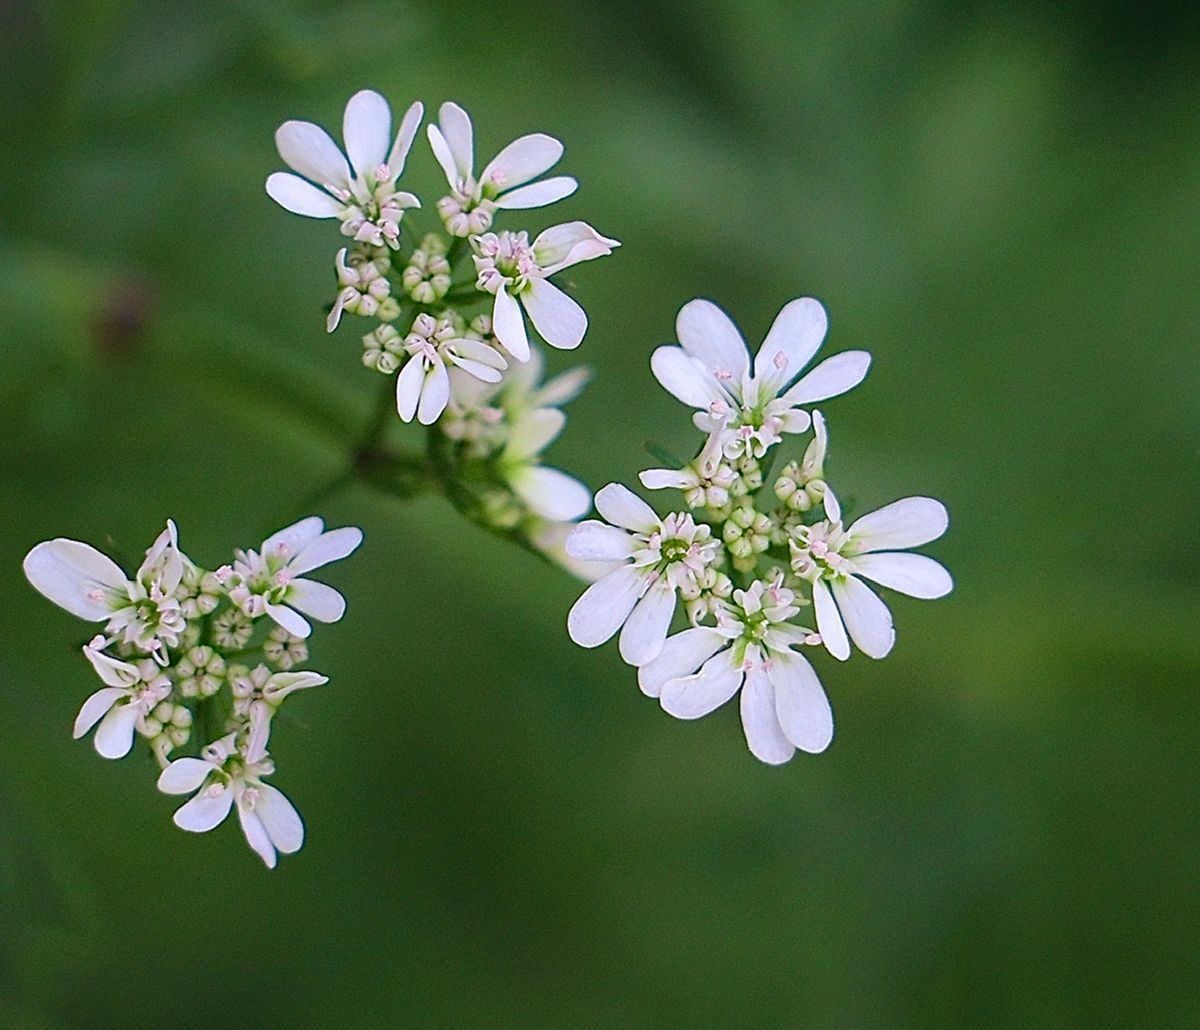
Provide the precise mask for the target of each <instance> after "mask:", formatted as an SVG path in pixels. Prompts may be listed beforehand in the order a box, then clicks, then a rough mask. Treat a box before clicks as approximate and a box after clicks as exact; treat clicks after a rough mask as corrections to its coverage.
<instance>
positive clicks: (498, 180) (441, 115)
mask: <svg viewBox="0 0 1200 1030" xmlns="http://www.w3.org/2000/svg"><path fill="white" fill-rule="evenodd" d="M426 131H427V132H428V133H429V145H430V147H432V148H433V156H434V157H436V158H437V161H438V164H440V165H441V166H442V171H443V172H445V173H446V181H447V182H448V183H449V184H450V196H448V197H443V198H442V200H440V201H439V202H438V213H439V214H440V215H441V217H442V221H443V223H444V224H445V226H446V231H447V232H449V233H450V235H451V236H470V235H471V234H472V233H478V232H485V231H486V230H487V229H488V228H490V227H491V224H492V217H493V215H494V214H495V211H496V209H497V208H502V209H506V210H516V209H525V208H533V207H545V206H546V205H547V204H553V203H554V202H555V201H558V200H562V199H563V198H564V197H569V196H570V195H571V194H572V193H574V192H575V190H576V189H577V188H578V185H579V184H578V183H577V182H576V181H575V180H574V179H572V178H571V177H570V176H567V175H559V176H555V177H554V178H552V179H543V180H542V181H541V182H533V181H532V180H533V179H536V178H537V177H538V176H539V175H542V174H544V173H545V172H547V171H549V170H550V169H551V168H553V167H554V166H555V165H556V164H558V160H559V158H561V157H562V153H563V145H562V144H561V143H560V142H559V141H558V140H556V139H554V138H553V137H552V136H547V135H545V134H544V133H540V132H537V133H533V134H531V135H528V136H522V137H521V138H520V139H517V140H514V141H513V142H512V143H510V144H509V145H508V146H506V147H505V148H504V149H503V150H501V151H500V153H498V154H497V155H496V156H495V157H494V158H492V160H491V161H490V162H489V163H488V165H487V167H486V168H484V170H483V174H482V175H481V176H480V177H479V178H478V179H476V178H475V142H474V130H473V129H472V127H471V119H470V117H469V116H468V115H467V112H466V111H464V110H463V109H462V108H461V107H459V106H458V104H455V103H452V102H447V103H445V104H442V106H441V107H440V108H439V109H438V124H437V125H430V126H428V128H427V130H426ZM526 183H528V184H529V185H526Z"/></svg>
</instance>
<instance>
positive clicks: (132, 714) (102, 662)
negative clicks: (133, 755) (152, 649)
mask: <svg viewBox="0 0 1200 1030" xmlns="http://www.w3.org/2000/svg"><path fill="white" fill-rule="evenodd" d="M103 646H104V638H103V637H98V638H96V639H95V640H93V641H92V642H91V643H90V644H88V645H87V646H85V647H84V649H83V653H84V655H85V656H86V657H87V659H88V661H89V662H91V663H92V668H94V669H95V670H96V674H97V675H98V676H99V677H100V679H101V680H102V681H103V682H104V684H105V685H104V686H103V687H101V688H100V689H99V690H97V691H96V692H95V693H94V694H92V695H91V696H90V697H89V698H88V699H87V700H86V701H84V703H83V707H82V708H80V709H79V715H78V716H76V718H75V730H74V735H75V739H76V740H78V739H79V738H80V737H82V736H84V735H85V734H87V733H88V732H89V731H90V730H91V729H92V727H94V726H96V724H97V723H99V724H100V725H99V727H98V728H97V729H96V736H95V738H94V740H93V743H94V744H95V747H96V751H97V753H99V754H100V755H101V756H102V757H104V758H124V757H125V756H126V755H127V754H129V751H130V748H132V747H133V734H134V730H139V731H140V732H142V734H143V735H144V736H155V735H157V734H154V733H151V732H150V728H151V727H149V726H148V724H147V717H148V716H149V715H150V713H151V712H152V711H153V710H154V709H155V708H156V707H157V706H158V704H159V702H161V701H163V700H165V699H166V698H167V696H168V695H169V694H170V693H171V681H170V679H169V678H168V677H167V676H166V675H164V674H163V670H162V669H161V668H160V667H159V666H158V665H157V664H156V663H155V662H153V661H150V660H149V659H145V658H144V659H142V660H141V661H139V662H137V663H134V662H125V661H121V660H120V659H117V658H113V657H111V656H110V655H107V654H105V653H104V652H103V651H102V650H101V648H102V647H103Z"/></svg>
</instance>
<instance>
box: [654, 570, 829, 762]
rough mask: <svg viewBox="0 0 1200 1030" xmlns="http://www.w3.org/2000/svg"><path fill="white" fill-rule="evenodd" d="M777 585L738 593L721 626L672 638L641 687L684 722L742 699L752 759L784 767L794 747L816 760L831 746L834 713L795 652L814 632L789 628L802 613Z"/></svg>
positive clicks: (757, 585)
mask: <svg viewBox="0 0 1200 1030" xmlns="http://www.w3.org/2000/svg"><path fill="white" fill-rule="evenodd" d="M794 600H795V595H794V594H793V593H792V591H791V590H788V589H787V588H786V587H784V586H782V585H781V584H780V582H779V580H778V579H776V580H775V581H774V582H772V583H770V584H767V583H764V582H762V580H756V581H755V582H754V583H753V584H752V585H751V587H750V588H749V589H748V590H735V591H734V593H733V601H734V603H733V605H732V606H726V607H725V609H724V610H723V611H722V613H721V615H720V616H718V624H717V625H716V626H715V627H709V626H696V627H693V628H691V629H685V630H684V631H683V632H682V633H677V634H675V635H674V636H673V637H670V638H669V639H668V640H667V642H666V644H664V645H663V648H662V651H661V652H660V653H659V655H658V657H657V658H656V659H655V660H654V661H652V662H650V663H648V664H646V665H643V666H642V667H641V668H640V669H638V684H639V685H640V686H641V688H642V691H643V692H644V693H645V694H647V695H648V696H650V697H657V698H658V699H659V703H660V704H661V705H662V707H663V709H664V710H665V711H667V712H669V713H670V714H671V715H673V716H675V717H676V718H678V719H699V718H700V717H701V716H704V715H707V714H708V713H709V712H711V711H714V710H715V709H717V708H719V707H720V706H721V705H723V704H724V703H725V702H726V701H728V700H729V699H730V698H731V697H733V695H734V694H736V693H737V692H738V690H739V689H740V690H741V692H742V698H741V710H742V729H743V730H744V731H745V734H746V744H747V745H748V746H749V748H750V751H751V753H752V754H753V755H754V757H755V758H758V759H759V760H760V761H763V762H766V763H768V764H770V765H780V764H782V763H783V762H786V761H787V760H788V759H789V758H791V757H792V755H793V754H794V753H795V751H796V748H799V749H800V750H802V751H808V752H810V753H812V754H817V753H819V752H821V751H824V750H825V749H826V748H827V747H828V746H829V743H830V741H831V740H832V739H833V712H832V711H831V710H830V708H829V701H828V699H827V698H826V697H825V691H824V690H823V689H822V688H821V682H820V680H818V679H817V674H816V673H815V672H814V671H813V668H812V666H811V665H809V663H808V660H807V659H805V658H804V657H803V656H802V655H800V654H798V653H796V652H795V651H793V650H792V648H793V647H795V646H798V645H801V644H812V643H814V642H815V638H814V636H813V634H812V633H811V631H810V630H806V629H804V628H802V627H799V626H792V625H789V624H788V620H789V619H791V618H792V617H793V616H795V615H796V614H797V612H799V608H797V607H796V606H795V604H793V602H794Z"/></svg>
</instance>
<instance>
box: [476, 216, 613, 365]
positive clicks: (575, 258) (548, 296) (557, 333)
mask: <svg viewBox="0 0 1200 1030" xmlns="http://www.w3.org/2000/svg"><path fill="white" fill-rule="evenodd" d="M620 245H621V244H620V243H618V242H617V241H616V240H610V239H609V238H608V237H607V236H601V235H600V234H599V233H598V232H596V230H595V229H593V228H592V227H591V226H590V225H588V224H587V223H586V222H565V223H564V224H562V225H555V226H551V227H550V228H549V229H546V230H544V231H543V232H541V233H539V234H538V235H537V237H536V238H535V239H534V241H533V243H532V244H531V243H530V242H529V234H528V233H526V232H515V233H514V232H508V231H507V230H506V231H504V232H502V233H500V234H499V235H497V234H496V233H493V232H489V233H486V234H484V235H482V236H472V237H471V246H472V248H473V249H474V251H475V255H474V260H475V271H476V273H477V277H476V282H475V285H476V287H477V288H478V289H479V290H481V291H483V292H485V293H492V294H495V297H496V299H495V301H494V303H493V305H492V327H493V332H495V334H496V339H497V340H499V341H500V343H501V344H502V345H503V346H504V349H505V350H507V351H508V352H509V353H510V354H511V355H512V356H513V357H514V358H516V359H517V360H518V361H528V360H529V353H530V352H529V335H528V333H527V331H526V329H525V318H524V315H522V308H523V309H524V312H525V314H526V315H528V316H529V320H530V321H531V322H533V326H534V328H535V329H536V330H537V331H538V333H539V334H540V335H541V337H542V339H543V340H545V341H546V342H547V343H548V344H550V346H552V347H557V348H559V349H560V350H574V349H575V348H576V347H578V346H579V344H580V343H582V342H583V336H584V333H586V332H587V324H588V323H587V315H586V314H585V313H584V310H583V308H581V307H580V306H579V305H578V304H577V303H576V302H575V301H574V300H572V299H571V298H570V297H569V296H568V295H567V294H565V293H564V292H563V291H562V290H560V289H559V288H558V287H557V286H555V285H554V284H553V283H552V282H550V276H552V275H554V274H555V273H557V272H561V271H562V270H563V269H564V268H569V267H570V266H571V265H575V264H578V263H579V262H580V261H591V260H592V259H594V258H598V257H604V256H605V255H607V254H611V253H612V252H613V248H614V247H619V246H620Z"/></svg>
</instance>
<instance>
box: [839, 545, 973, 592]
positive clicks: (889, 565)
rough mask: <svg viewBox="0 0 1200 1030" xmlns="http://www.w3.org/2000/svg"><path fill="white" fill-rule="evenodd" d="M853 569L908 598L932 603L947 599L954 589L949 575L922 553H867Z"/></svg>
mask: <svg viewBox="0 0 1200 1030" xmlns="http://www.w3.org/2000/svg"><path fill="white" fill-rule="evenodd" d="M854 567H855V568H856V569H857V570H858V572H859V574H860V575H862V576H865V577H866V578H867V579H870V580H874V581H875V582H876V583H878V584H879V585H880V586H885V587H890V588H891V589H892V590H898V591H899V592H900V593H902V594H908V596H909V597H920V598H922V599H924V600H932V599H934V598H935V597H945V596H946V595H947V594H948V593H950V591H951V590H953V589H954V580H953V579H951V578H950V573H949V572H947V571H946V570H945V569H944V568H943V567H942V566H941V565H939V564H938V563H937V562H935V561H934V560H933V559H932V558H926V557H925V555H923V554H908V553H907V552H900V553H894V552H891V551H881V552H878V553H875V554H864V555H861V556H859V557H858V558H855V559H854Z"/></svg>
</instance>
